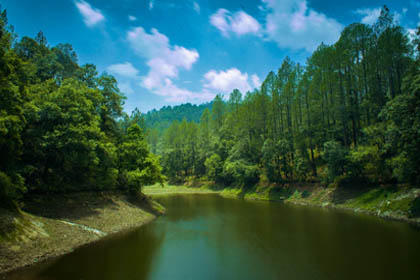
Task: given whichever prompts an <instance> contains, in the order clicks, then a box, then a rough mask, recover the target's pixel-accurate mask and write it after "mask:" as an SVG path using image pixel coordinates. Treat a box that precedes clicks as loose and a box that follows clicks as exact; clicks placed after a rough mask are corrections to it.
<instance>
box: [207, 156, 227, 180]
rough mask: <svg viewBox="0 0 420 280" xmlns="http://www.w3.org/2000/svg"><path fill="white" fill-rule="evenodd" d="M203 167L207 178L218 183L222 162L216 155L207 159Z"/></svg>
mask: <svg viewBox="0 0 420 280" xmlns="http://www.w3.org/2000/svg"><path fill="white" fill-rule="evenodd" d="M204 165H205V166H206V172H207V176H208V177H209V178H210V179H212V180H214V181H219V180H220V179H221V175H222V171H223V161H222V159H221V158H220V156H219V155H218V154H213V155H211V157H209V158H207V159H206V161H205V162H204Z"/></svg>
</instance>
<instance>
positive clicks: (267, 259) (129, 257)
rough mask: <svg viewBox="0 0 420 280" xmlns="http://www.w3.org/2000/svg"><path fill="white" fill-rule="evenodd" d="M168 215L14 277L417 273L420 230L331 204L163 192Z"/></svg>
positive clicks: (393, 275)
mask: <svg viewBox="0 0 420 280" xmlns="http://www.w3.org/2000/svg"><path fill="white" fill-rule="evenodd" d="M159 200H160V202H161V203H162V204H163V205H165V206H166V207H167V215H166V216H164V217H161V218H159V219H158V220H157V221H156V222H154V223H152V224H150V225H147V226H145V227H143V228H141V229H139V230H138V231H135V232H133V233H130V234H127V235H124V236H121V237H118V238H113V239H110V240H107V241H104V242H99V243H97V244H94V245H91V246H87V247H84V248H82V249H80V250H77V251H75V252H74V253H72V254H70V255H68V256H65V257H63V258H60V259H59V260H57V261H56V262H55V263H52V264H49V265H48V266H46V267H38V268H35V269H33V270H32V271H31V272H28V271H27V272H25V273H24V275H23V276H22V275H20V277H26V278H14V279H183V280H184V279H413V278H417V277H418V275H420V266H419V265H418V260H419V259H420V232H419V231H418V230H414V229H412V228H410V227H409V226H408V225H405V224H402V223H394V222H387V221H382V220H379V219H376V218H373V217H367V216H361V215H353V214H349V213H343V212H339V211H330V210H326V209H319V208H310V207H298V206H291V205H283V204H279V203H265V202H246V201H242V200H234V199H224V198H221V197H219V196H217V195H176V196H168V197H161V198H160V199H159ZM12 279H13V278H12Z"/></svg>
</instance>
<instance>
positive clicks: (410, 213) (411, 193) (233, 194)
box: [144, 182, 420, 227]
mask: <svg viewBox="0 0 420 280" xmlns="http://www.w3.org/2000/svg"><path fill="white" fill-rule="evenodd" d="M144 191H145V193H146V194H148V195H154V196H157V195H164V194H166V195H167V194H171V193H172V194H174V193H206V192H209V193H218V194H220V195H221V196H223V197H229V198H239V199H246V200H266V201H278V202H283V203H292V204H299V205H311V206H318V207H325V208H337V209H344V210H347V211H352V212H356V213H365V214H368V215H372V216H378V217H380V218H383V219H390V220H398V221H404V222H408V223H410V224H413V225H416V226H419V227H420V188H413V187H409V186H404V185H400V186H378V187H371V188H354V187H353V188H350V187H349V188H338V187H328V188H325V187H321V186H319V185H318V184H293V185H283V186H279V185H257V186H254V187H250V188H247V189H245V188H232V187H228V188H222V187H221V186H218V185H215V184H214V183H211V182H196V183H195V184H189V185H183V186H173V185H165V186H164V187H163V188H162V187H161V186H159V185H154V186H150V187H146V188H145V189H144Z"/></svg>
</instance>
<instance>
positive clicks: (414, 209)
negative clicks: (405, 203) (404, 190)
mask: <svg viewBox="0 0 420 280" xmlns="http://www.w3.org/2000/svg"><path fill="white" fill-rule="evenodd" d="M408 213H409V214H408V216H409V217H410V218H418V217H420V196H418V197H416V198H415V199H414V200H413V202H412V203H411V206H410V209H409V210H408Z"/></svg>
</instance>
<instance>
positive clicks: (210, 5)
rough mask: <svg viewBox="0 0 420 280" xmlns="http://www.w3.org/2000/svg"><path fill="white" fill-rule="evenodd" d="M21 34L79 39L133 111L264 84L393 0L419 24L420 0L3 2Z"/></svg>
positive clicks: (407, 22)
mask: <svg viewBox="0 0 420 280" xmlns="http://www.w3.org/2000/svg"><path fill="white" fill-rule="evenodd" d="M0 3H1V5H2V8H5V9H7V12H8V18H9V23H10V24H12V25H13V26H14V27H15V31H16V32H17V33H18V34H19V36H31V37H33V36H35V35H36V34H37V33H38V32H39V31H40V30H42V31H43V32H44V34H45V36H46V37H47V39H48V42H49V44H50V45H51V46H54V45H56V44H58V43H70V44H71V45H73V47H74V49H75V50H76V52H77V54H78V58H79V63H80V64H84V63H93V64H95V65H96V66H97V68H98V70H99V72H102V71H107V72H108V73H110V74H112V75H114V76H115V77H116V78H117V80H118V83H119V87H120V89H121V91H123V92H124V93H125V95H126V97H127V100H126V104H125V105H124V108H125V110H126V111H127V112H130V111H131V110H133V109H134V108H135V107H138V108H139V109H140V110H141V111H143V112H146V111H148V110H151V109H153V108H157V109H158V108H160V107H162V106H164V105H176V104H180V103H185V102H191V103H202V102H206V101H209V100H211V99H212V98H213V97H214V95H215V94H218V93H222V94H226V95H227V94H229V93H230V92H231V91H232V90H233V89H234V88H239V89H240V90H241V92H243V93H245V92H246V91H248V90H252V89H254V88H255V87H258V86H259V85H260V83H261V81H262V80H263V79H264V78H265V76H266V75H267V74H268V72H269V71H271V70H276V69H278V67H280V65H281V63H282V60H283V59H284V58H285V57H286V56H290V57H291V58H292V60H294V61H296V62H300V63H304V62H305V60H306V58H307V57H308V56H309V55H310V53H311V51H313V50H314V49H315V48H316V46H318V45H319V44H320V43H321V42H325V43H329V44H330V43H334V42H335V41H336V40H337V39H338V37H339V35H340V32H341V30H342V29H343V28H344V26H346V25H348V24H350V23H353V22H364V23H367V24H371V23H373V22H374V21H375V20H376V18H377V16H378V15H379V11H380V7H381V6H382V5H384V4H386V5H387V6H388V7H389V8H390V10H391V12H393V13H394V17H395V19H396V20H398V21H399V23H400V24H401V25H402V26H403V27H404V28H406V29H407V31H410V30H413V29H414V28H415V27H416V26H417V24H418V23H419V22H420V1H413V0H405V1H404V0H392V1H391V0H389V1H373V0H372V1H361V0H353V1H321V0H242V1H236V0H230V1H219V0H211V1H210V0H184V1H183V0H109V1H103V0H102V1H100V0H86V1H84V0H38V1H34V0H0Z"/></svg>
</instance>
